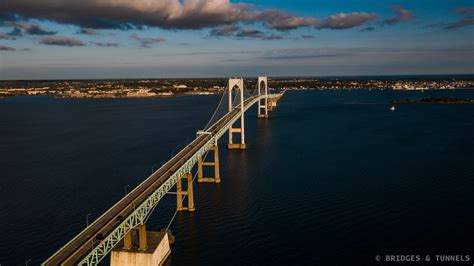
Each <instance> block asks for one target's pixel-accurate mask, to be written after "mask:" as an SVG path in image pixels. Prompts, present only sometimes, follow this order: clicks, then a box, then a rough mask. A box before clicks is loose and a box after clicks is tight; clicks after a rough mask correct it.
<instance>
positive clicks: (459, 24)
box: [444, 16, 474, 30]
mask: <svg viewBox="0 0 474 266" xmlns="http://www.w3.org/2000/svg"><path fill="white" fill-rule="evenodd" d="M471 25H474V17H472V16H471V17H467V18H462V19H460V20H458V21H456V22H452V23H449V24H448V25H446V26H445V27H444V29H446V30H456V29H460V28H464V27H467V26H471Z"/></svg>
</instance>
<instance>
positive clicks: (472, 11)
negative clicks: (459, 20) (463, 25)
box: [455, 6, 474, 15]
mask: <svg viewBox="0 0 474 266" xmlns="http://www.w3.org/2000/svg"><path fill="white" fill-rule="evenodd" d="M455 12H456V13H458V14H460V15H474V7H465V6H460V7H458V8H456V9H455Z"/></svg>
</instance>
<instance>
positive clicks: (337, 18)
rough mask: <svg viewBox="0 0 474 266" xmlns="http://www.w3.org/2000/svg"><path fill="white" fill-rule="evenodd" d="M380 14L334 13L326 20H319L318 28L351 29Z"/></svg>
mask: <svg viewBox="0 0 474 266" xmlns="http://www.w3.org/2000/svg"><path fill="white" fill-rule="evenodd" d="M377 19H378V15H377V14H375V13H366V12H353V13H339V14H336V15H332V16H330V17H328V18H327V19H325V20H322V21H319V22H318V23H317V25H316V28H318V29H325V28H327V29H336V30H340V29H350V28H354V27H357V26H360V25H362V24H364V23H366V22H368V21H371V20H377Z"/></svg>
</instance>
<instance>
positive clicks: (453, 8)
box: [0, 0, 474, 80]
mask: <svg viewBox="0 0 474 266" xmlns="http://www.w3.org/2000/svg"><path fill="white" fill-rule="evenodd" d="M473 24H474V1H473V0H291V1H283V0H282V1H274V0H273V1H270V0H259V1H250V0H249V1H247V0H243V1H241V2H238V1H229V0H207V1H206V0H81V1H70V0H1V3H0V80H23V79H102V78H193V77H196V78H197V77H228V76H249V77H253V76H258V75H267V76H357V75H417V74H474V63H473V62H474V27H473Z"/></svg>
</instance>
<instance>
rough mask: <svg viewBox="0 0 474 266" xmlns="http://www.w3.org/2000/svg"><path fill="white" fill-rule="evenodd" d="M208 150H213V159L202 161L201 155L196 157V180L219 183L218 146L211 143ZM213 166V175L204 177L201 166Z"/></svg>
mask: <svg viewBox="0 0 474 266" xmlns="http://www.w3.org/2000/svg"><path fill="white" fill-rule="evenodd" d="M209 151H213V152H214V161H210V162H203V160H202V157H201V158H199V159H198V182H199V183H220V182H221V174H220V170H219V147H218V146H217V145H213V146H212V147H211V148H210V149H209ZM205 166H209V167H214V177H204V169H203V167H205Z"/></svg>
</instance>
